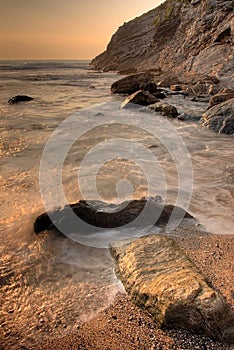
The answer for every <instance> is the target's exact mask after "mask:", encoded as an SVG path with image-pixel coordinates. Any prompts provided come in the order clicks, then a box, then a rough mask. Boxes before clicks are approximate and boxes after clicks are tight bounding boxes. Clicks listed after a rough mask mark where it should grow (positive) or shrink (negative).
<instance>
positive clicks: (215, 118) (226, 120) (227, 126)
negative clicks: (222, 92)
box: [202, 98, 234, 135]
mask: <svg viewBox="0 0 234 350" xmlns="http://www.w3.org/2000/svg"><path fill="white" fill-rule="evenodd" d="M202 119H203V124H202V125H203V126H205V127H208V128H209V129H212V130H214V131H216V132H218V133H219V134H229V135H233V134H234V98H232V99H228V100H227V101H226V102H223V103H219V104H217V105H215V106H213V107H211V108H209V109H208V110H207V111H206V112H205V113H204V114H203V115H202Z"/></svg>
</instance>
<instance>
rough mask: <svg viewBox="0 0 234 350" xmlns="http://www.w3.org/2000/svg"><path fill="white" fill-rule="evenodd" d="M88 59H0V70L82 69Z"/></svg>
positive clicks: (86, 65) (87, 63)
mask: <svg viewBox="0 0 234 350" xmlns="http://www.w3.org/2000/svg"><path fill="white" fill-rule="evenodd" d="M89 62H90V61H88V60H77V61H75V60H74V61H71V60H67V61H34V60H33V61H0V71H12V70H14V71H15V70H30V69H31V70H39V69H42V70H44V69H57V68H58V69H84V68H86V69H87V67H88V65H89Z"/></svg>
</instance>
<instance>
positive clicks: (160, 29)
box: [91, 0, 234, 84]
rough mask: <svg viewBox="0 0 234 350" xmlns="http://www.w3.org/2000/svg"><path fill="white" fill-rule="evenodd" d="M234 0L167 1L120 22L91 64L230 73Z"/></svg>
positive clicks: (107, 67) (109, 67)
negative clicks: (125, 21) (101, 51)
mask: <svg viewBox="0 0 234 350" xmlns="http://www.w3.org/2000/svg"><path fill="white" fill-rule="evenodd" d="M233 34H234V1H223V0H167V1H165V2H164V3H163V4H161V5H160V6H158V7H157V8H155V9H154V10H151V11H149V12H148V13H146V14H143V15H142V16H140V17H137V18H135V19H134V20H132V21H130V22H128V23H125V24H124V25H122V26H121V27H120V28H119V29H118V30H117V32H116V33H115V34H114V35H113V37H112V38H111V41H110V43H109V44H108V46H107V49H106V51H105V52H103V53H102V54H100V55H99V56H97V57H96V58H94V59H93V60H92V62H91V67H92V68H94V69H98V70H103V71H111V70H114V71H116V70H118V71H120V70H126V69H132V70H133V71H134V70H136V71H142V70H146V67H147V70H153V71H154V70H155V71H161V72H162V73H165V72H173V73H175V74H180V75H185V76H186V75H199V74H206V75H217V76H219V77H223V78H224V79H225V78H226V79H227V81H229V84H230V82H231V84H232V80H233V76H234V60H233V57H234V50H233V42H234V35H233Z"/></svg>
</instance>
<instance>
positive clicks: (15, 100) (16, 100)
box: [8, 95, 33, 104]
mask: <svg viewBox="0 0 234 350" xmlns="http://www.w3.org/2000/svg"><path fill="white" fill-rule="evenodd" d="M31 100H33V97H30V96H27V95H17V96H14V97H12V98H10V99H9V100H8V103H9V104H15V103H19V102H27V101H31Z"/></svg>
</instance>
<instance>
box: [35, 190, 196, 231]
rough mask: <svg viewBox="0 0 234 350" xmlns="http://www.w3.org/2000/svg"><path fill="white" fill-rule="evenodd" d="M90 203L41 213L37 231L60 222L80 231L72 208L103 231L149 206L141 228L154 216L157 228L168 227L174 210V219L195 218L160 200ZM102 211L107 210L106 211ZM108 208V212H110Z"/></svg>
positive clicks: (67, 227)
mask: <svg viewBox="0 0 234 350" xmlns="http://www.w3.org/2000/svg"><path fill="white" fill-rule="evenodd" d="M90 202H91V205H90V206H89V205H88V203H86V202H85V201H84V200H81V201H79V202H78V203H74V204H70V205H69V206H65V207H64V208H62V209H55V210H54V211H53V212H50V213H43V214H41V215H40V216H38V217H37V219H36V220H35V223H34V232H35V233H40V232H43V231H46V230H49V231H50V230H54V229H55V227H56V225H57V223H60V224H62V225H63V223H64V225H65V226H66V225H67V226H66V229H67V230H68V231H71V232H78V231H79V227H77V226H76V224H77V223H75V224H74V225H73V223H72V222H69V220H70V217H69V210H70V209H71V210H72V211H73V213H74V214H75V215H76V216H78V217H79V218H80V219H81V220H83V221H84V222H86V223H88V224H90V225H92V226H95V227H103V228H115V227H120V226H123V225H126V224H128V223H130V222H132V221H133V220H135V219H136V218H137V217H138V216H139V214H140V213H141V212H142V210H143V209H144V207H145V206H146V204H147V206H148V211H147V215H148V216H146V217H144V219H145V221H144V222H142V221H141V222H140V223H139V225H140V226H141V227H145V226H147V225H149V224H150V223H151V219H152V215H155V214H156V216H157V217H158V218H157V219H156V221H155V223H154V224H155V225H157V226H159V227H162V226H165V225H167V223H168V220H169V218H170V217H171V215H172V212H173V210H174V209H176V213H175V212H173V215H174V218H175V220H176V219H178V218H183V217H185V218H192V216H191V215H190V214H189V213H187V212H186V211H185V210H184V209H182V208H179V207H175V206H173V205H170V204H165V205H164V204H163V203H162V200H161V198H160V197H156V198H153V199H145V198H142V199H138V200H132V201H130V202H129V203H127V202H124V203H121V204H120V205H117V204H109V203H108V204H107V203H104V202H99V201H90ZM103 208H105V211H104V209H103ZM108 208H109V212H108V211H107V209H108ZM110 210H111V211H110ZM60 227H61V226H60Z"/></svg>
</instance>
